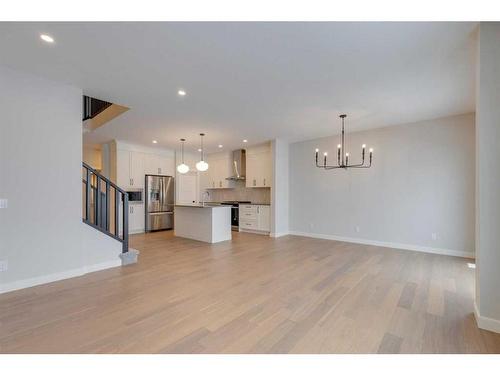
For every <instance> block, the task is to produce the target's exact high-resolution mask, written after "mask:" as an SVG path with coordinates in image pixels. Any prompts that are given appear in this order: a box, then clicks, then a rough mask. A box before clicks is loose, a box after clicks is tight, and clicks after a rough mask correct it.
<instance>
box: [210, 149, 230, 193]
mask: <svg viewBox="0 0 500 375" xmlns="http://www.w3.org/2000/svg"><path fill="white" fill-rule="evenodd" d="M207 163H208V171H207V178H206V179H205V185H206V188H207V189H230V188H233V187H234V182H233V181H230V180H227V178H228V177H231V176H232V175H233V174H234V172H233V170H232V168H231V166H232V155H231V154H230V153H227V152H218V153H215V154H211V155H208V158H207Z"/></svg>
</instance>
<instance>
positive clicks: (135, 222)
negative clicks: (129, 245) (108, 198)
mask: <svg viewBox="0 0 500 375" xmlns="http://www.w3.org/2000/svg"><path fill="white" fill-rule="evenodd" d="M144 225H145V218H144V205H143V204H129V215H128V230H129V232H130V233H140V232H144Z"/></svg>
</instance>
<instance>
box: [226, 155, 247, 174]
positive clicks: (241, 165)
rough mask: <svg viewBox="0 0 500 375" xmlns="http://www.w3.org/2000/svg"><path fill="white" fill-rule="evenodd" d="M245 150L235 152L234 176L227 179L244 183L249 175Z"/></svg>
mask: <svg viewBox="0 0 500 375" xmlns="http://www.w3.org/2000/svg"><path fill="white" fill-rule="evenodd" d="M246 166H247V163H246V156H245V150H235V151H233V175H232V176H231V177H228V178H226V180H231V181H244V180H245V176H246V173H247V168H246Z"/></svg>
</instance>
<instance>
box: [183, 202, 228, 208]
mask: <svg viewBox="0 0 500 375" xmlns="http://www.w3.org/2000/svg"><path fill="white" fill-rule="evenodd" d="M175 207H193V208H231V207H230V206H223V205H220V204H213V203H212V204H176V205H175Z"/></svg>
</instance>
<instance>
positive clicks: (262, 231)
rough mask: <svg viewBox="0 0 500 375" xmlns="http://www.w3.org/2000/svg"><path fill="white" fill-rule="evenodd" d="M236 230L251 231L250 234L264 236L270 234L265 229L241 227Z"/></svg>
mask: <svg viewBox="0 0 500 375" xmlns="http://www.w3.org/2000/svg"><path fill="white" fill-rule="evenodd" d="M238 232H242V233H252V234H262V235H264V236H270V235H271V233H270V232H268V231H265V230H256V229H243V228H239V229H238Z"/></svg>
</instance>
